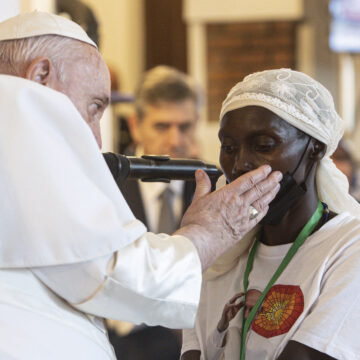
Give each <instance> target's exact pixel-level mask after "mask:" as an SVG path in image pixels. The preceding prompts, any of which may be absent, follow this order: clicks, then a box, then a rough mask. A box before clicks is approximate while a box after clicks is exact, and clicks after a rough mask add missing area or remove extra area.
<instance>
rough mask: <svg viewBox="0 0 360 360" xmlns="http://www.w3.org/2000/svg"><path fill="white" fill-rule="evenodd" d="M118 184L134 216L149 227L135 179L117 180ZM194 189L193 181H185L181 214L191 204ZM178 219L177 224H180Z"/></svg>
mask: <svg viewBox="0 0 360 360" xmlns="http://www.w3.org/2000/svg"><path fill="white" fill-rule="evenodd" d="M118 186H119V188H120V190H121V192H122V194H123V196H124V198H125V200H126V202H127V203H128V205H129V206H130V209H131V211H132V212H133V213H134V215H135V217H136V218H137V219H139V220H140V221H141V222H143V223H144V224H145V225H146V227H149V224H148V221H147V219H146V214H145V209H144V203H143V201H142V198H141V193H140V187H139V183H138V182H137V180H128V181H123V182H119V183H118ZM194 191H195V182H193V181H186V182H185V185H184V191H183V199H182V200H183V206H182V214H184V212H185V210H186V209H187V208H188V206H189V205H190V204H191V201H192V198H193V195H194ZM180 220H181V219H179V225H180Z"/></svg>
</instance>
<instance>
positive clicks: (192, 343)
mask: <svg viewBox="0 0 360 360" xmlns="http://www.w3.org/2000/svg"><path fill="white" fill-rule="evenodd" d="M191 350H199V351H201V346H200V343H199V340H198V338H197V335H196V330H195V328H193V329H187V330H183V332H182V347H181V355H183V354H185V353H186V352H188V351H191Z"/></svg>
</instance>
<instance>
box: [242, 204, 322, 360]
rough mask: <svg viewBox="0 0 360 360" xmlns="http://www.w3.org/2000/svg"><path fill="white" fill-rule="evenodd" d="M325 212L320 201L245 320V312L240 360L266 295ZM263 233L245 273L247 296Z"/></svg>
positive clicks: (254, 246) (243, 356) (250, 257)
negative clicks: (253, 322)
mask: <svg viewBox="0 0 360 360" xmlns="http://www.w3.org/2000/svg"><path fill="white" fill-rule="evenodd" d="M323 211H324V206H323V204H322V203H321V202H320V201H319V204H318V206H317V208H316V210H315V212H314V214H313V215H312V216H311V218H310V220H309V221H308V222H307V223H306V225H305V226H304V227H303V229H302V230H301V232H300V233H299V235H298V236H297V238H296V239H295V241H294V243H293V244H292V245H291V247H290V249H289V250H288V252H287V254H286V255H285V257H284V259H283V260H282V262H281V264H280V265H279V267H278V268H277V270H276V271H275V273H274V275H273V276H272V278H271V279H270V281H269V283H268V284H267V286H266V288H265V289H264V291H263V292H262V294H261V296H260V298H259V299H258V301H257V302H256V304H255V306H254V307H253V308H252V309H251V311H250V313H249V314H248V317H247V318H246V320H245V311H243V321H242V331H241V349H240V350H241V351H240V360H245V346H246V336H247V333H248V331H249V328H250V325H251V323H252V321H253V319H254V318H255V315H256V313H257V312H258V310H259V308H260V305H261V304H262V302H263V301H264V299H265V296H266V294H267V293H268V292H269V290H270V288H271V287H272V286H273V285H274V283H275V281H276V280H277V279H278V278H279V276H280V275H281V274H282V272H283V271H284V269H285V268H286V266H287V265H288V264H289V262H290V260H291V259H292V258H293V257H294V255H295V253H296V252H297V251H298V249H299V247H300V246H301V245H302V244H303V243H304V242H305V240H306V239H307V237H308V236H309V235H310V234H311V233H312V232H313V231H314V229H315V227H316V225H317V224H318V223H319V221H320V219H321V218H322V214H323ZM261 235H262V233H260V234H259V236H258V237H257V239H256V240H255V243H254V245H253V247H252V248H251V250H250V254H249V257H248V261H247V264H246V269H245V273H244V294H245V296H246V292H247V288H248V285H249V275H250V272H251V269H252V267H253V263H254V258H255V253H256V249H257V247H258V246H259V243H260V238H261Z"/></svg>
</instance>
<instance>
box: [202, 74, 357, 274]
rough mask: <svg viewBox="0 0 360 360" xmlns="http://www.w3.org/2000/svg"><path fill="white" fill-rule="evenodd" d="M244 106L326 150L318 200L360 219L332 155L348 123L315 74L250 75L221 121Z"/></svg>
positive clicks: (245, 242)
mask: <svg viewBox="0 0 360 360" xmlns="http://www.w3.org/2000/svg"><path fill="white" fill-rule="evenodd" d="M245 106H260V107H263V108H266V109H268V110H270V111H272V112H273V113H275V114H276V115H278V116H279V117H280V118H282V119H283V120H284V121H286V122H288V123H289V124H291V125H292V126H294V127H296V128H297V129H299V130H301V131H303V132H304V133H306V134H308V135H310V136H311V137H313V138H315V139H317V140H319V141H321V142H322V143H324V144H325V145H326V146H327V149H326V154H325V156H324V157H323V158H322V159H321V161H320V162H319V164H318V167H317V172H316V185H317V192H318V195H319V199H320V200H321V201H323V202H325V203H326V204H327V205H328V206H329V209H330V210H332V211H334V212H335V213H340V212H344V211H348V212H349V213H350V214H352V215H353V216H360V205H359V204H358V202H357V201H356V200H355V199H354V198H353V197H352V196H351V195H350V194H349V183H348V180H347V178H346V176H345V175H344V174H343V173H342V172H341V171H340V170H338V169H337V167H336V166H335V164H334V163H333V161H332V159H331V158H330V156H331V155H332V154H333V152H334V151H335V149H336V148H337V145H338V143H339V140H340V139H341V137H342V135H343V133H344V122H343V120H342V119H341V118H340V116H339V115H338V113H337V112H336V110H335V106H334V100H333V98H332V96H331V94H330V92H329V91H328V90H327V89H326V88H325V87H324V86H323V85H321V84H320V83H319V82H317V81H315V80H314V79H312V78H311V77H310V76H308V75H306V74H303V73H301V72H298V71H293V70H290V69H278V70H266V71H262V72H257V73H254V74H251V75H249V76H247V77H245V78H244V80H243V81H241V82H239V83H237V84H236V85H235V86H234V87H233V88H232V89H231V90H230V92H229V94H228V95H227V97H226V99H225V101H224V102H223V104H222V108H221V112H220V120H221V119H222V118H223V117H224V115H225V114H226V113H228V112H229V111H232V110H235V109H240V108H243V107H245ZM256 232H257V229H253V230H252V231H251V232H250V233H249V234H247V235H246V236H245V237H244V239H242V241H240V243H239V244H238V245H236V246H235V248H234V249H232V253H228V254H224V255H223V256H222V257H220V258H219V260H218V261H217V263H216V264H215V265H214V266H213V267H212V268H210V269H209V270H208V272H207V277H210V278H212V277H215V276H217V275H220V274H221V273H224V272H226V271H228V270H229V269H230V268H231V267H232V266H233V265H234V264H235V263H236V260H237V258H238V257H239V256H240V255H241V253H242V252H243V251H245V249H247V248H248V247H249V244H250V243H251V240H252V239H253V238H254V234H255V233H256Z"/></svg>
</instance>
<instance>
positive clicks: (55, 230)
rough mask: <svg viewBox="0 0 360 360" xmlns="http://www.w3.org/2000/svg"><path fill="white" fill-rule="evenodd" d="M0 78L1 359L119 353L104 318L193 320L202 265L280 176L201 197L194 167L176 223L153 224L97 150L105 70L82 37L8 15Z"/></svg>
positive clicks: (54, 24) (50, 22)
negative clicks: (160, 228)
mask: <svg viewBox="0 0 360 360" xmlns="http://www.w3.org/2000/svg"><path fill="white" fill-rule="evenodd" d="M0 73H1V74H2V75H0V94H1V96H0V108H1V111H2V120H1V125H0V126H1V130H0V174H1V176H0V189H1V190H0V191H1V203H0V212H1V214H0V239H1V251H0V268H1V271H0V314H1V316H0V339H1V340H0V358H1V359H29V358H33V359H50V358H51V359H96V360H99V359H104V360H105V359H114V354H113V350H112V348H111V346H110V344H109V342H108V340H107V337H106V331H105V330H104V328H103V324H102V321H101V320H99V318H98V316H99V317H108V318H114V319H121V320H127V321H132V322H134V323H140V322H145V323H147V324H162V325H165V326H169V327H189V326H191V325H192V324H193V321H194V317H195V313H196V309H197V305H198V300H199V291H200V285H201V271H202V270H204V269H206V268H208V267H209V266H210V265H211V264H212V263H213V262H214V261H215V259H216V258H217V257H218V256H220V255H221V254H222V253H223V252H224V251H226V250H227V249H229V248H230V247H231V246H234V245H235V244H236V243H238V242H239V240H240V239H241V238H242V236H243V234H244V233H245V232H247V231H248V230H249V229H250V228H252V227H253V226H254V225H255V224H256V223H257V222H258V221H259V220H260V219H261V218H262V217H263V216H264V215H265V213H266V211H267V209H268V203H269V202H270V201H271V200H272V199H273V198H274V196H275V194H276V192H277V191H278V188H279V185H278V182H279V180H280V179H281V174H279V173H276V172H275V173H272V174H270V171H271V169H270V168H269V167H266V166H265V167H262V168H259V169H258V170H256V171H254V172H251V173H249V174H246V175H244V176H243V177H242V178H240V179H239V180H237V181H235V182H234V183H232V184H230V185H229V186H227V187H225V188H224V189H222V190H220V191H217V192H214V193H211V194H209V187H210V186H209V179H208V178H207V177H206V175H205V174H204V173H203V172H198V173H197V180H198V183H197V185H198V186H197V190H196V193H195V196H194V201H193V204H192V205H191V206H190V207H189V209H188V211H187V213H186V215H185V216H184V218H183V222H182V228H180V229H179V230H178V231H177V232H175V234H174V235H173V236H168V235H165V234H162V235H155V234H153V233H147V232H146V228H145V227H144V225H143V224H142V223H141V222H140V221H138V220H136V219H135V218H134V216H133V214H132V213H131V211H130V209H129V208H128V206H127V205H126V202H125V200H124V199H123V197H122V196H121V194H120V193H119V191H118V189H117V187H116V185H115V182H114V181H113V179H112V177H111V174H110V172H109V171H108V169H107V167H106V165H105V162H104V160H103V158H102V155H101V153H100V151H99V146H101V136H100V125H99V122H100V118H101V115H102V113H103V111H104V109H105V107H106V105H107V104H108V102H109V91H110V85H109V74H108V70H107V68H106V65H105V63H104V61H103V59H102V57H101V56H100V54H99V52H98V50H97V48H96V46H95V44H94V43H93V42H92V41H91V40H90V39H89V38H88V37H87V35H86V34H85V32H84V31H83V30H82V29H81V28H80V27H78V26H77V25H76V24H74V23H73V22H71V21H69V20H66V19H63V18H61V17H57V16H54V15H50V14H46V13H39V12H35V13H30V14H24V15H19V16H17V17H14V18H11V19H8V20H7V21H5V22H3V23H0ZM95 140H96V141H95ZM254 184H255V185H256V186H254ZM250 204H252V206H253V207H254V208H255V209H257V211H256V212H258V216H257V217H256V218H255V219H250V217H249V214H250V213H252V212H251V210H250V209H251V208H250ZM240 244H241V242H240Z"/></svg>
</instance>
